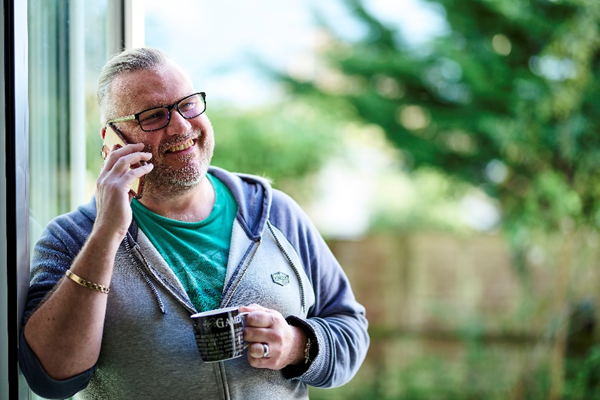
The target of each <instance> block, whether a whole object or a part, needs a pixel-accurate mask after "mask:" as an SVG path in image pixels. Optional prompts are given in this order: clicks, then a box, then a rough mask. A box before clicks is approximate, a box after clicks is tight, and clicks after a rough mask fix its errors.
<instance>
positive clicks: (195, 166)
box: [144, 129, 214, 200]
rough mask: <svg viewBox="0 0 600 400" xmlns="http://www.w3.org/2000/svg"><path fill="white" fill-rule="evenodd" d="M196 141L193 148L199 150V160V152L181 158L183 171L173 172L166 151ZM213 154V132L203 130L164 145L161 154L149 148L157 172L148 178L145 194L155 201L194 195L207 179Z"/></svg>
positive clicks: (176, 170)
mask: <svg viewBox="0 0 600 400" xmlns="http://www.w3.org/2000/svg"><path fill="white" fill-rule="evenodd" d="M193 138H197V139H196V141H195V142H194V145H193V146H195V147H198V148H199V149H200V156H198V154H197V152H194V153H193V154H188V155H184V156H180V157H179V160H178V161H179V163H180V164H182V165H183V166H182V167H180V168H174V167H173V166H171V165H169V164H167V163H166V162H165V161H164V154H165V151H166V150H167V149H169V148H171V147H172V146H173V145H174V144H175V143H182V142H184V141H186V140H189V139H193ZM213 150H214V135H213V134H212V129H211V130H208V131H207V130H203V131H200V132H199V133H198V132H191V133H190V134H189V135H186V136H185V137H177V138H174V139H171V140H169V141H167V142H165V143H161V145H160V146H159V148H158V151H155V150H154V149H153V148H151V147H150V146H148V147H147V148H146V149H145V150H144V151H147V152H150V153H152V155H153V156H152V159H151V160H150V162H151V163H153V164H154V168H153V169H152V171H151V172H150V173H149V174H148V175H146V178H145V182H144V186H145V188H144V191H145V192H146V193H147V195H148V197H152V198H153V199H156V200H168V199H173V198H176V197H178V196H180V195H182V194H185V193H187V192H189V191H191V190H192V189H193V188H195V187H197V186H198V185H199V184H200V182H202V180H203V179H204V177H205V176H206V174H207V172H208V167H209V166H210V162H211V159H212V156H213Z"/></svg>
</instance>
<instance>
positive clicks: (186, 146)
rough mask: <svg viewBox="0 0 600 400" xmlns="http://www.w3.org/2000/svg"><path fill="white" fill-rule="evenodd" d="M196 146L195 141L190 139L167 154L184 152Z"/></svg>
mask: <svg viewBox="0 0 600 400" xmlns="http://www.w3.org/2000/svg"><path fill="white" fill-rule="evenodd" d="M193 145H194V139H190V140H188V141H187V142H185V143H182V144H180V145H178V146H173V147H171V148H170V149H168V150H167V151H166V152H167V153H176V152H178V151H183V150H186V149H189V148H190V147H192V146H193Z"/></svg>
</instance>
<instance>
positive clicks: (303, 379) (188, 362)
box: [19, 167, 369, 399]
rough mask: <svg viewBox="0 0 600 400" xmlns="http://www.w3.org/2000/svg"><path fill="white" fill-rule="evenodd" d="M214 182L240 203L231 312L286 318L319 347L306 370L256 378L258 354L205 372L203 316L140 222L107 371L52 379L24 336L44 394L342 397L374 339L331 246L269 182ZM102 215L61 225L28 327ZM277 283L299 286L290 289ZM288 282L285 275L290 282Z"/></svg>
mask: <svg viewBox="0 0 600 400" xmlns="http://www.w3.org/2000/svg"><path fill="white" fill-rule="evenodd" d="M210 173H211V174H213V175H214V176H216V177H217V178H218V179H220V180H221V181H222V182H223V183H225V185H226V186H227V187H228V188H229V189H230V190H231V192H232V193H233V195H234V197H235V199H236V201H237V203H238V214H237V216H236V219H235V222H234V225H233V229H232V238H231V246H230V252H229V262H228V266H227V276H226V278H225V285H224V289H223V296H222V302H221V307H229V306H241V305H247V304H250V303H257V304H260V305H262V306H264V307H268V308H272V309H275V310H277V311H279V312H280V313H281V314H282V315H283V316H285V317H286V319H287V321H288V322H289V323H290V324H292V325H296V326H299V327H301V328H303V329H304V330H305V332H306V333H307V335H308V336H309V337H312V338H313V340H315V341H316V344H317V349H318V350H317V353H316V357H315V358H314V359H313V360H312V362H311V363H310V364H308V365H306V366H305V367H304V368H302V367H300V368H298V367H286V368H284V369H283V370H281V371H273V370H268V369H256V368H253V367H251V366H250V365H249V363H248V361H247V359H246V356H245V355H244V356H242V357H240V358H237V359H234V360H229V361H224V362H220V363H203V362H202V360H201V358H200V356H199V354H198V350H197V347H196V343H195V339H194V331H193V327H192V321H191V319H190V316H191V315H192V314H194V313H195V312H196V310H195V309H194V306H193V305H192V304H191V302H190V300H189V298H188V296H187V294H186V293H185V290H184V289H183V287H182V285H181V283H180V282H179V281H178V279H177V277H176V276H175V274H174V273H173V272H172V271H171V269H170V268H169V266H168V265H167V264H166V263H165V261H164V260H163V258H162V257H161V256H160V255H159V253H158V251H157V250H156V249H155V248H154V247H153V246H152V244H151V243H150V241H149V240H148V238H147V237H146V236H145V235H144V233H143V232H142V231H141V230H139V229H138V228H137V226H136V225H135V223H134V222H132V224H131V226H130V229H129V233H128V235H127V237H126V238H125V239H124V240H123V243H122V244H121V246H120V247H119V250H118V252H117V255H116V258H115V268H114V274H113V278H112V282H111V291H110V293H109V295H108V296H109V297H108V306H107V311H106V320H105V326H104V336H103V340H102V348H101V352H100V357H99V359H98V362H97V364H96V365H95V366H94V367H93V368H91V369H90V370H88V371H86V372H84V373H82V374H80V375H77V376H75V377H73V378H71V379H68V380H66V381H55V380H53V379H51V378H50V377H49V376H48V375H47V374H46V373H45V371H44V370H43V368H42V367H41V365H40V363H39V361H38V359H37V357H36V356H35V354H34V353H33V352H32V350H31V349H30V348H29V346H28V345H27V342H26V341H25V338H24V336H23V334H22V332H21V340H20V348H19V362H20V366H21V369H22V371H23V374H24V375H25V377H26V378H27V381H28V382H29V385H30V387H31V388H32V390H33V391H34V392H36V393H37V394H39V395H40V396H43V397H47V398H64V397H69V396H72V395H73V394H74V393H79V394H78V397H79V398H84V399H87V398H89V399H125V398H127V399H129V398H140V399H141V398H157V399H163V398H173V399H177V398H185V399H193V398H203V399H230V398H231V399H265V398H267V399H291V398H308V389H307V385H311V386H316V387H335V386H340V385H342V384H344V383H346V382H348V381H349V380H350V379H351V378H352V377H353V376H354V375H355V374H356V372H357V370H358V368H359V367H360V365H361V364H362V362H363V360H364V358H365V355H366V352H367V348H368V346H369V336H368V333H367V321H366V319H365V310H364V308H363V307H362V306H361V305H360V304H359V303H357V302H356V301H355V299H354V295H353V293H352V290H351V288H350V284H349V282H348V280H347V278H346V276H345V274H344V272H343V270H342V269H341V267H340V265H339V264H338V262H337V261H336V259H335V258H334V256H333V255H332V253H331V252H330V250H329V248H328V247H327V245H326V244H325V242H324V240H323V239H322V238H321V236H320V235H319V234H318V232H317V230H316V229H315V227H314V226H313V225H312V223H311V222H310V221H309V219H308V218H307V216H306V215H305V214H304V212H303V211H302V210H301V209H300V207H299V206H298V205H297V204H296V203H295V202H294V201H293V200H292V199H291V198H289V197H288V196H287V195H285V194H283V193H282V192H280V191H277V190H274V189H272V188H271V187H270V185H269V184H268V182H267V181H265V180H264V179H261V178H258V177H254V176H249V175H241V174H231V173H229V172H227V171H224V170H222V169H218V168H215V167H212V168H211V169H210ZM95 217H96V206H95V200H94V199H92V201H91V202H90V203H88V204H87V205H85V206H82V207H80V208H79V209H77V210H76V211H74V212H71V213H69V214H65V215H63V216H60V217H57V218H56V219H54V220H53V221H51V222H50V223H49V224H48V226H47V227H46V229H45V231H44V233H43V235H42V237H41V238H40V240H39V241H38V243H37V244H36V247H35V250H34V256H33V261H32V266H31V286H30V289H29V295H28V301H27V307H26V311H25V315H24V321H25V323H26V321H27V319H28V318H29V316H30V315H31V314H32V313H33V311H34V310H35V308H36V307H37V306H38V304H39V303H40V301H41V300H42V299H43V298H44V296H45V295H46V294H47V293H48V291H49V290H51V289H52V287H53V286H54V285H55V284H56V283H57V282H58V281H59V279H61V278H62V277H63V276H64V274H65V271H66V270H67V269H68V268H69V267H70V265H71V263H72V261H73V259H74V258H75V256H76V255H77V254H78V252H79V251H80V249H81V247H82V246H83V243H84V242H85V240H86V238H87V237H88V235H89V233H90V231H91V229H92V226H93V223H94V220H95ZM275 274H278V275H276V276H287V277H289V283H287V284H285V282H286V281H287V280H283V283H284V285H281V283H282V281H281V280H279V279H274V275H275ZM282 274H284V275H282Z"/></svg>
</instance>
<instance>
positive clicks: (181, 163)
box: [111, 62, 214, 199]
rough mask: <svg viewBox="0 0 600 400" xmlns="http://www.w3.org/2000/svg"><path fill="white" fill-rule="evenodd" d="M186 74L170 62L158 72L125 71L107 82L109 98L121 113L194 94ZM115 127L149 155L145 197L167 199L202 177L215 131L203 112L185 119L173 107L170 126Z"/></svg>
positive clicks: (124, 124)
mask: <svg viewBox="0 0 600 400" xmlns="http://www.w3.org/2000/svg"><path fill="white" fill-rule="evenodd" d="M194 92H195V90H194V88H193V86H192V84H191V82H190V81H189V79H188V77H187V75H186V74H185V73H184V72H183V71H182V70H181V69H180V68H179V67H178V66H177V65H175V64H174V63H172V62H167V63H166V64H165V65H163V66H161V67H159V68H158V69H156V70H151V71H136V72H129V73H125V74H123V75H121V76H119V77H118V78H117V79H115V81H114V82H113V84H112V86H111V97H112V99H113V101H114V102H115V109H116V110H118V115H115V116H113V117H119V116H123V115H130V114H135V113H138V112H140V111H143V110H146V109H149V108H152V107H158V106H164V105H171V104H174V103H175V102H177V101H179V100H181V99H183V98H184V97H186V96H189V95H190V94H192V93H194ZM117 126H118V128H119V130H120V131H121V132H122V133H123V136H125V139H127V141H128V142H130V143H144V145H145V149H144V151H147V152H149V153H152V159H151V160H150V162H151V163H152V164H154V169H153V170H152V172H150V173H149V174H148V175H147V176H146V181H145V189H144V192H145V196H152V197H154V198H156V199H167V198H173V197H177V196H178V195H180V194H182V193H185V192H187V191H189V190H190V189H191V188H194V187H196V186H197V185H198V184H199V183H200V181H201V180H202V179H203V178H204V176H205V175H206V172H207V170H208V167H209V165H210V161H211V158H212V155H213V149H214V134H213V129H212V126H211V124H210V121H209V119H208V117H207V116H206V114H202V115H200V116H198V117H195V118H192V119H184V118H183V117H182V116H181V114H179V112H177V111H176V110H175V109H172V110H171V119H170V122H169V124H168V125H167V126H166V127H164V128H162V129H159V130H157V131H152V132H144V131H142V129H141V128H140V126H139V124H138V123H137V121H127V122H120V123H118V124H117Z"/></svg>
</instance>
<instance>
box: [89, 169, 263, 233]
mask: <svg viewBox="0 0 600 400" xmlns="http://www.w3.org/2000/svg"><path fill="white" fill-rule="evenodd" d="M208 172H209V173H211V174H212V175H214V176H215V177H217V178H218V179H219V180H220V181H221V182H223V183H224V184H225V186H227V188H228V189H229V190H230V191H231V193H232V194H233V197H234V198H235V201H236V202H237V204H238V213H237V215H236V219H237V220H238V222H239V223H240V225H241V226H242V228H243V229H244V231H245V232H246V235H248V238H249V239H251V240H253V241H257V240H259V239H260V237H261V236H262V234H263V232H264V230H265V228H266V226H267V220H268V219H269V212H270V210H271V200H272V191H273V189H272V188H271V185H270V183H269V181H268V180H267V179H264V178H261V177H258V176H254V175H247V174H237V173H236V174H234V173H231V172H228V171H226V170H224V169H222V168H218V167H210V168H209V170H208ZM79 210H80V211H81V212H82V213H83V214H84V215H85V216H86V217H88V218H89V219H90V220H92V221H94V220H95V219H96V215H97V209H96V197H95V195H94V196H92V199H91V201H90V202H89V203H87V204H85V205H82V206H80V207H79ZM129 232H130V233H131V234H132V236H133V238H134V239H135V238H136V237H137V229H136V225H135V223H134V222H133V221H132V223H131V226H130V227H129Z"/></svg>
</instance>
